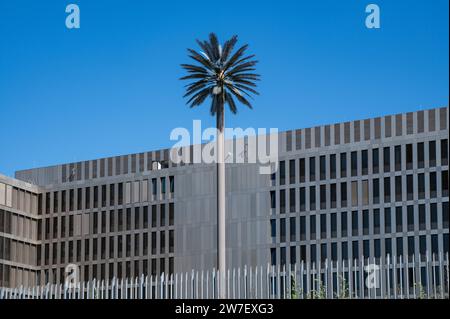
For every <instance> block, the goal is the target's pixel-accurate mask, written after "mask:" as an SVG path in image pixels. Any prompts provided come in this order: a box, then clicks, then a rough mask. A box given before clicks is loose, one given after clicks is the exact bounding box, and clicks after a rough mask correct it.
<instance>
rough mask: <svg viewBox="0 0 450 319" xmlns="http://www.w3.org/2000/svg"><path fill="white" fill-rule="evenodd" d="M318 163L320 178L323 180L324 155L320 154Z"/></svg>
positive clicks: (324, 168)
mask: <svg viewBox="0 0 450 319" xmlns="http://www.w3.org/2000/svg"><path fill="white" fill-rule="evenodd" d="M319 162H320V163H319V165H320V180H324V179H325V178H326V175H327V174H326V162H325V155H322V156H320V159H319Z"/></svg>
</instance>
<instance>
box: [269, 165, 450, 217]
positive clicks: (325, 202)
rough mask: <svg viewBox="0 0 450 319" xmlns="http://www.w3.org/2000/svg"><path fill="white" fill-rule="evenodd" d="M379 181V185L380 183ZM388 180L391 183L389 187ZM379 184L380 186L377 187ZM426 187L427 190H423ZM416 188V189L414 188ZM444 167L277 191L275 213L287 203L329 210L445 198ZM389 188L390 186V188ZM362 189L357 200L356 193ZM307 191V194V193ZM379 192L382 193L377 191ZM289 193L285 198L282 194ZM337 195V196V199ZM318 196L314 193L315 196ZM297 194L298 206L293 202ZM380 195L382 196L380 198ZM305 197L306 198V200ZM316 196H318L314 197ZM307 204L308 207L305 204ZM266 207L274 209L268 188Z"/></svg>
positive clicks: (283, 210)
mask: <svg viewBox="0 0 450 319" xmlns="http://www.w3.org/2000/svg"><path fill="white" fill-rule="evenodd" d="M438 174H440V176H439V177H440V181H441V183H440V184H441V187H440V192H438V190H439V189H438V182H437V181H438ZM381 182H382V185H381ZM391 183H392V184H393V185H392V186H393V187H391ZM381 186H383V188H382V189H381ZM426 186H427V187H428V189H427V190H426ZM348 187H350V195H351V197H350V203H349V202H348V195H347V194H348V193H349V190H348ZM416 187H417V190H416ZM448 187H449V184H448V170H445V171H441V172H429V173H419V174H415V175H413V174H409V175H399V176H395V177H384V178H382V179H379V178H374V179H366V180H357V181H351V182H342V183H331V184H323V185H318V186H309V187H300V188H299V195H297V189H296V188H290V189H288V190H285V189H281V190H280V191H279V212H280V214H284V213H286V210H287V203H288V204H289V211H290V212H295V211H297V210H300V211H305V210H310V211H312V210H316V209H330V208H331V209H333V208H336V207H337V205H338V203H340V207H347V206H348V205H349V204H350V205H351V206H352V207H355V206H359V205H363V206H366V205H369V204H375V205H376V204H379V203H380V202H381V201H384V203H389V202H391V201H396V202H402V201H411V200H420V199H425V198H435V197H438V196H440V197H448V194H449V193H448ZM392 188H393V189H392ZM360 191H361V192H362V194H361V199H360V197H359V192H360ZM307 192H308V194H307ZM381 192H382V194H381ZM287 194H289V199H287V198H286V197H287V196H286V195H287ZM338 194H340V198H339V201H338V198H337V196H338ZM317 195H318V196H317ZM298 196H299V207H298V208H297V206H296V202H297V200H298V199H297V198H298ZM381 196H383V197H381ZM307 197H309V200H307ZM317 197H318V199H317ZM307 204H308V207H307ZM270 207H271V208H272V209H276V208H277V198H276V191H275V190H273V191H270Z"/></svg>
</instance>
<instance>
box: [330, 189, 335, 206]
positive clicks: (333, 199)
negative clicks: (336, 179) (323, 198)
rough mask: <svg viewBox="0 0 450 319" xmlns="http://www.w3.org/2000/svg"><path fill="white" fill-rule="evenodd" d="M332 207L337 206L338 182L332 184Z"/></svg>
mask: <svg viewBox="0 0 450 319" xmlns="http://www.w3.org/2000/svg"><path fill="white" fill-rule="evenodd" d="M330 200H331V208H336V184H331V185H330Z"/></svg>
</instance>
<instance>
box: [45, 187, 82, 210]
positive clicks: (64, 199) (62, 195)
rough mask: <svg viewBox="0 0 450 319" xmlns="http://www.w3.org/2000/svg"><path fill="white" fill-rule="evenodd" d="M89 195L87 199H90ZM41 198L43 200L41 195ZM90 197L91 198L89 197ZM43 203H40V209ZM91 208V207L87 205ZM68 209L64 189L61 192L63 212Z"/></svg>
mask: <svg viewBox="0 0 450 319" xmlns="http://www.w3.org/2000/svg"><path fill="white" fill-rule="evenodd" d="M88 198H89V197H86V201H87V200H88ZM39 199H40V200H41V201H42V196H41V195H39ZM89 199H90V198H89ZM41 205H42V203H41V204H39V205H38V206H39V209H40V207H41ZM86 208H89V207H86ZM65 211H66V191H62V192H61V212H65Z"/></svg>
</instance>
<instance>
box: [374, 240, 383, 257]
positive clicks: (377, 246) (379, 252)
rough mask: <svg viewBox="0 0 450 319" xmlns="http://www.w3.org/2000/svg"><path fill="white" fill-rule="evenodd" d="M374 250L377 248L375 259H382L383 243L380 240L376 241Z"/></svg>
mask: <svg viewBox="0 0 450 319" xmlns="http://www.w3.org/2000/svg"><path fill="white" fill-rule="evenodd" d="M374 248H375V253H374V256H375V258H380V257H381V242H380V240H379V239H375V241H374Z"/></svg>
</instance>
